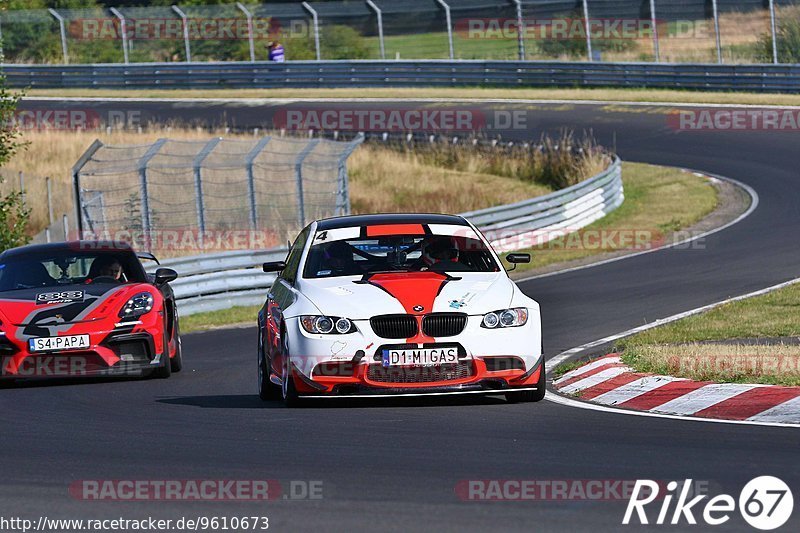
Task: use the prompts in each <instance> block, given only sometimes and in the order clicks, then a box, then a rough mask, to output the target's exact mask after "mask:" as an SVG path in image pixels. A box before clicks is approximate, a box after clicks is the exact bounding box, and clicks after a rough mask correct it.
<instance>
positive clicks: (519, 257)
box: [506, 253, 531, 272]
mask: <svg viewBox="0 0 800 533" xmlns="http://www.w3.org/2000/svg"><path fill="white" fill-rule="evenodd" d="M506 261H508V262H509V263H511V264H512V265H514V268H512V269H511V270H514V269H515V268H517V265H518V264H520V263H530V262H531V254H521V253H511V254H508V255H506ZM511 270H509V272H510V271H511Z"/></svg>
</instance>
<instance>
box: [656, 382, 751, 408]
mask: <svg viewBox="0 0 800 533" xmlns="http://www.w3.org/2000/svg"><path fill="white" fill-rule="evenodd" d="M756 387H758V385H745V384H741V383H711V384H710V385H706V386H704V387H700V388H699V389H695V390H693V391H691V392H688V393H686V394H684V395H683V396H678V397H677V398H675V399H674V400H670V401H668V402H667V403H664V404H661V405H659V406H657V407H654V408H653V410H654V411H658V412H659V413H670V414H673V415H691V414H694V413H696V412H698V411H702V410H703V409H706V408H708V407H711V406H712V405H716V404H718V403H720V402H724V401H725V400H727V399H729V398H733V397H734V396H738V395H739V394H741V393H743V392H747V391H749V390H750V389H754V388H756Z"/></svg>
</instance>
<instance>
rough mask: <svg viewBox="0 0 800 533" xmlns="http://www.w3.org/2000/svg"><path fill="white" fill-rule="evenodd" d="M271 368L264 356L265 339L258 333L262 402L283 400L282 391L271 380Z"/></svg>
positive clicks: (259, 384) (259, 382)
mask: <svg viewBox="0 0 800 533" xmlns="http://www.w3.org/2000/svg"><path fill="white" fill-rule="evenodd" d="M270 373H271V372H270V368H269V365H268V364H267V357H266V355H264V339H263V336H262V335H261V332H260V331H259V332H258V397H259V398H261V399H262V400H264V401H265V402H266V401H270V400H279V399H280V398H281V395H280V389H279V388H278V387H277V386H276V385H275V384H274V383H272V381H271V380H270V379H269V376H270Z"/></svg>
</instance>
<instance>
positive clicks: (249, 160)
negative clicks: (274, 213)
mask: <svg viewBox="0 0 800 533" xmlns="http://www.w3.org/2000/svg"><path fill="white" fill-rule="evenodd" d="M271 139H272V137H264V138H262V139H261V140H259V141H258V142H257V143H256V145H255V146H254V147H253V149H252V150H250V153H248V154H247V157H246V158H245V161H244V162H245V168H246V169H247V193H248V195H249V196H250V229H252V230H253V231H255V230H257V229H258V206H257V204H256V179H255V175H254V174H253V162H254V161H255V160H256V157H258V154H260V153H261V152H262V150H264V147H265V146H267V143H268V142H269V141H270V140H271Z"/></svg>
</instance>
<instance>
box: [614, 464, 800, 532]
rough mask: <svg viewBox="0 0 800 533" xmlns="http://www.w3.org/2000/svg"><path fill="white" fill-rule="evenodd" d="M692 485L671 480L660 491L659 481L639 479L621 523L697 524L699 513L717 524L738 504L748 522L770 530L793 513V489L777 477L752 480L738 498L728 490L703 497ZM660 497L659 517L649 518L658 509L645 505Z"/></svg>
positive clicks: (709, 521) (710, 523) (726, 518)
mask: <svg viewBox="0 0 800 533" xmlns="http://www.w3.org/2000/svg"><path fill="white" fill-rule="evenodd" d="M692 485H693V484H692V480H691V479H687V480H685V481H684V482H683V485H682V486H679V484H678V482H676V481H671V482H669V483H668V484H667V493H666V495H663V494H659V484H658V483H657V482H655V481H652V480H649V479H645V480H641V479H640V480H637V481H636V485H634V488H633V493H632V494H631V498H630V500H629V501H628V507H627V509H626V510H625V516H624V518H623V519H622V523H623V524H625V525H628V524H631V523H633V524H636V523H637V520H638V523H639V524H650V523H654V524H659V525H663V524H672V525H677V524H682V523H684V520H685V523H687V524H697V518H698V517H700V518H701V519H702V520H703V522H705V523H706V524H707V525H710V526H718V525H721V524H724V523H726V522H727V521H728V520H730V519H731V515H732V514H734V513H735V512H736V510H737V507H738V511H739V513H740V514H741V515H742V518H744V520H745V521H746V522H747V523H748V524H750V525H751V526H753V527H754V528H756V529H761V530H764V531H767V530H772V529H777V528H779V527H781V526H782V525H783V524H785V523H786V522H787V521H788V520H789V517H791V516H792V510H793V508H794V498H793V497H792V491H791V490H790V489H789V486H788V485H787V484H786V483H784V482H783V481H782V480H780V479H778V478H776V477H772V476H760V477H757V478H755V479H752V480H750V481H749V482H748V483H747V484H746V485H745V486H744V488H743V489H742V492H741V493H740V494H739V499H738V502H737V500H735V499H734V497H733V496H730V495H728V494H720V495H718V496H714V497H713V498H710V499H708V500H707V501H704V500H706V498H709V496H708V495H707V494H701V495H699V496H698V495H694V494H692V493H691V491H692ZM660 496H661V497H662V498H659V497H660ZM657 499H658V500H660V504H661V505H660V507H658V504H656V505H654V506H653V507H657V508H658V517H657V518H656V520H655V522H650V520H652V511H654V510H655V509H652V508H651V509H650V511H651V514H650V516H648V514H647V511H646V510H645V507H646V506H647V505H649V504H651V503H653V502H655V501H656V500H657ZM673 501H675V504H674V506H673ZM737 504H738V505H737ZM695 515H697V516H695Z"/></svg>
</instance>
